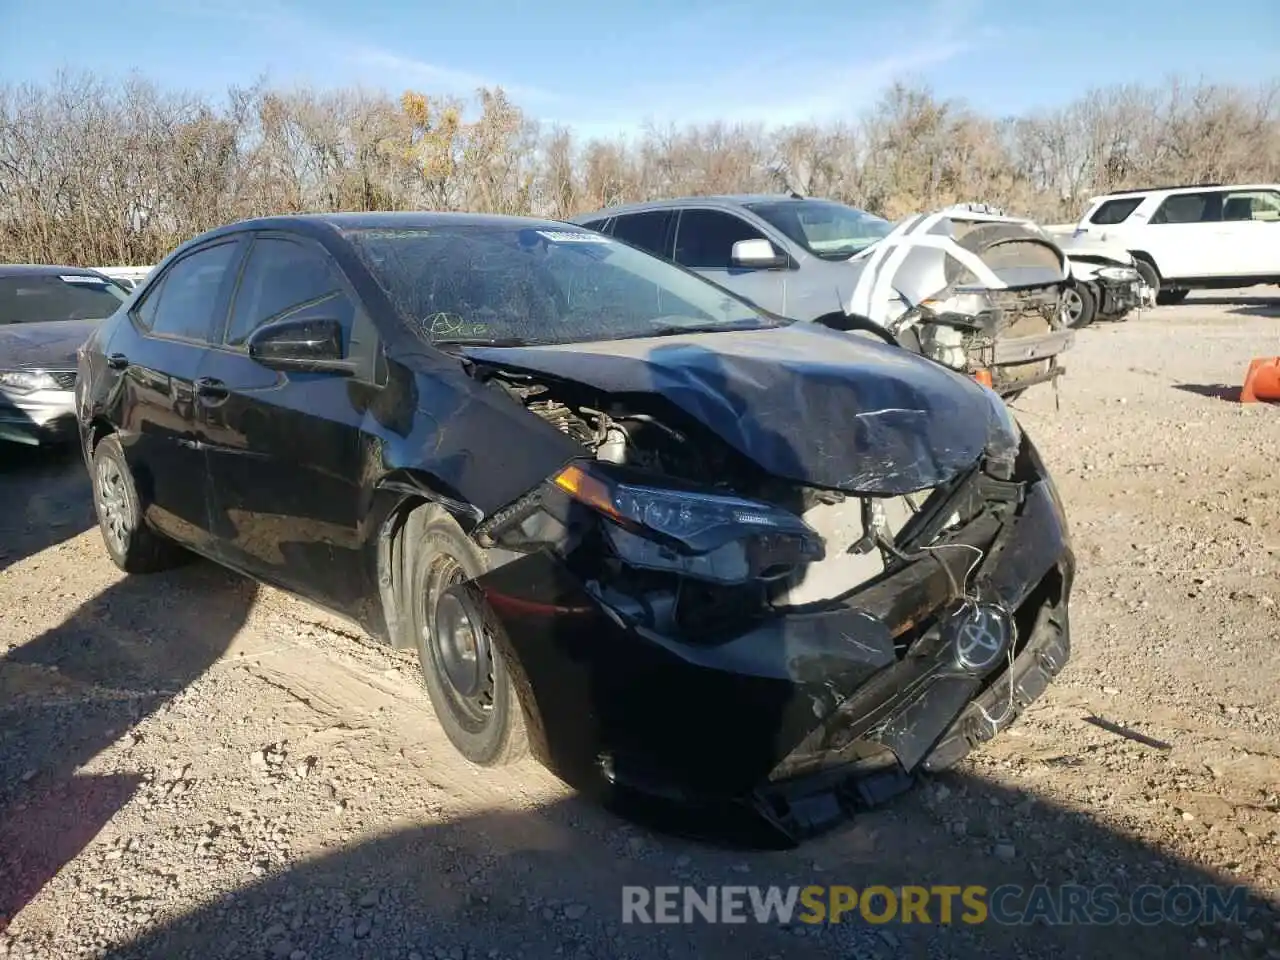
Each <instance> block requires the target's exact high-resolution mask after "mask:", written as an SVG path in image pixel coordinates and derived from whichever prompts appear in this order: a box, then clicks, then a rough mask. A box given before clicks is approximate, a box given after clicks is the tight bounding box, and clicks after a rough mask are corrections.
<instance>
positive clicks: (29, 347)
mask: <svg viewBox="0 0 1280 960" xmlns="http://www.w3.org/2000/svg"><path fill="white" fill-rule="evenodd" d="M101 322H102V321H101V320H50V321H48V322H47V323H11V324H5V325H3V326H0V368H7V369H10V370H12V369H16V368H20V367H49V368H52V369H61V370H74V369H75V367H76V351H77V350H79V349H80V347H81V345H82V344H83V343H84V342H85V341H86V340H88V339H89V335H90V334H92V333H93V331H94V330H95V329H97V326H98V324H100V323H101Z"/></svg>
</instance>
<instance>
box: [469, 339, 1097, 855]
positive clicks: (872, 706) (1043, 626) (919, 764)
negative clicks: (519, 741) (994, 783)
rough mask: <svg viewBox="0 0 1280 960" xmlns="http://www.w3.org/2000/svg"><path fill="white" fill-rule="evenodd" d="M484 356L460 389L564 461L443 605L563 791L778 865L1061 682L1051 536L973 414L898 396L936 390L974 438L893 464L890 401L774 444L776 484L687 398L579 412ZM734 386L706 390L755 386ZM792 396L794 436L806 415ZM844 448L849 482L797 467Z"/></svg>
mask: <svg viewBox="0 0 1280 960" xmlns="http://www.w3.org/2000/svg"><path fill="white" fill-rule="evenodd" d="M733 336H734V335H732V334H721V335H718V337H733ZM842 339H844V338H839V337H828V342H829V343H831V344H832V347H831V349H833V350H839V349H841V347H840V346H839V345H838V344H839V341H840V340H842ZM777 342H781V341H777ZM619 349H625V347H623V348H619ZM852 349H859V348H852ZM878 349H879V350H881V351H882V352H884V353H885V354H886V356H888V355H890V354H891V353H892V350H891V349H889V348H878ZM504 353H505V352H504V351H499V350H488V351H475V352H473V356H472V361H471V362H472V364H473V367H472V370H473V375H474V376H475V377H476V378H477V379H480V380H483V381H484V382H486V383H487V384H489V385H490V386H491V387H493V388H494V389H496V390H499V391H502V392H503V393H504V394H506V395H507V396H509V397H510V398H511V399H512V401H513V402H516V403H519V404H521V405H522V406H524V407H525V408H526V409H527V410H529V411H530V412H531V413H533V414H536V415H537V416H539V417H540V418H542V419H543V420H545V421H547V422H548V423H551V424H553V425H554V426H556V427H557V428H558V429H559V430H560V431H562V432H563V433H565V434H567V435H568V436H570V437H572V438H573V439H574V440H576V441H577V442H578V443H579V444H580V445H581V447H582V451H583V455H582V456H581V457H580V458H578V459H575V460H573V461H572V462H570V463H568V464H567V465H566V466H564V467H563V468H562V469H560V470H558V471H557V472H556V473H555V474H553V475H552V476H551V477H548V478H547V479H546V481H545V482H544V483H542V484H541V485H539V486H538V487H537V488H536V489H534V490H531V491H529V493H527V494H526V495H525V496H524V497H522V498H520V499H519V500H517V501H516V502H514V503H512V504H510V505H509V506H508V507H506V508H505V509H503V510H501V511H498V512H496V513H494V514H492V515H490V516H489V517H487V518H486V519H484V520H483V521H482V522H481V523H479V524H478V526H477V527H476V528H475V529H474V530H473V531H472V532H473V536H475V538H476V539H477V540H478V542H479V543H480V544H481V545H482V546H485V547H486V548H488V549H490V550H491V551H492V552H493V553H495V554H499V553H500V554H501V555H503V556H505V557H510V558H511V559H510V560H509V561H508V562H505V563H503V564H501V565H499V566H496V567H495V568H494V569H492V570H491V571H490V572H489V573H487V574H485V575H484V576H482V577H480V578H478V579H477V580H475V581H473V582H471V583H469V584H465V585H462V586H460V587H458V588H456V589H460V590H466V591H472V592H474V593H475V594H476V599H479V598H483V601H484V607H485V608H486V610H487V611H488V612H489V615H490V616H491V618H492V621H493V626H494V633H495V635H496V638H497V642H498V644H499V646H500V648H504V652H505V654H506V660H507V661H508V662H509V663H510V664H511V673H512V676H513V680H514V683H515V686H516V689H517V691H518V693H519V696H520V699H521V702H522V705H523V707H524V712H525V717H526V726H527V728H528V732H529V737H530V743H531V746H532V748H533V750H534V753H535V755H537V756H538V757H539V759H540V760H541V761H542V762H543V763H544V764H545V765H546V766H548V767H549V768H550V769H551V770H553V771H554V772H556V773H557V774H558V775H559V776H561V777H562V778H563V779H565V780H566V781H567V782H569V783H571V784H573V785H574V786H576V787H578V788H580V789H583V790H585V791H587V792H589V793H592V794H595V795H598V796H603V797H605V798H608V799H611V800H614V801H615V802H619V803H624V804H625V802H626V798H636V797H641V798H645V799H646V800H649V801H659V802H664V803H668V804H674V805H676V806H679V807H682V808H687V809H705V810H713V811H714V810H724V811H729V810H732V811H736V812H738V813H745V814H747V815H749V817H750V818H752V819H753V820H754V821H755V822H757V823H759V824H761V825H763V826H765V827H767V829H768V830H769V831H770V832H771V834H772V835H773V837H774V838H775V839H777V840H779V841H781V842H784V843H795V842H798V841H799V840H800V839H802V838H804V837H806V836H809V835H811V834H813V833H816V832H818V831H820V830H822V829H823V828H825V827H827V826H830V825H832V824H834V823H835V822H837V821H838V820H840V819H842V818H843V817H845V816H847V815H848V814H849V813H850V812H851V811H852V810H854V809H856V808H858V807H860V806H864V805H868V804H871V803H874V802H876V801H877V800H879V799H882V798H884V797H885V796H887V795H890V794H892V793H895V792H897V791H898V790H900V789H902V788H903V787H904V786H906V785H907V784H908V783H910V782H911V779H912V777H913V776H914V774H915V773H916V772H918V771H921V770H929V771H932V770H938V769H942V768H944V767H946V766H949V765H951V764H953V763H955V762H956V761H957V760H959V759H960V758H961V757H962V756H964V754H965V753H966V752H967V751H968V750H969V749H970V748H971V747H972V746H974V745H976V744H978V743H980V742H982V741H984V740H985V739H987V738H988V737H990V736H992V735H993V734H994V733H995V732H997V731H998V730H999V729H1002V728H1003V727H1004V726H1006V725H1007V724H1008V723H1010V722H1012V720H1013V719H1014V717H1016V716H1017V715H1018V713H1020V712H1021V710H1022V709H1023V708H1024V707H1025V706H1026V704H1027V703H1029V702H1030V701H1031V700H1032V699H1034V698H1035V697H1036V696H1038V694H1039V693H1040V692H1041V690H1042V689H1043V688H1044V686H1045V685H1046V684H1047V683H1048V682H1049V681H1050V680H1051V679H1052V678H1053V677H1054V676H1055V675H1056V674H1057V673H1058V671H1060V670H1061V668H1062V666H1063V664H1064V663H1065V662H1066V659H1067V656H1068V652H1069V638H1068V621H1067V600H1068V594H1069V592H1070V587H1071V581H1072V577H1073V572H1074V561H1073V558H1072V553H1071V549H1070V546H1069V542H1068V535H1067V530H1066V523H1065V519H1064V517H1063V514H1062V510H1061V505H1060V504H1059V502H1058V500H1057V496H1056V494H1055V492H1054V490H1053V487H1052V484H1051V482H1050V480H1049V478H1048V476H1047V475H1046V474H1045V471H1044V469H1043V467H1042V465H1041V464H1040V461H1039V458H1038V456H1037V455H1036V452H1035V450H1034V448H1033V447H1032V445H1031V444H1030V442H1029V441H1028V440H1026V439H1025V438H1024V437H1023V436H1022V435H1021V432H1020V430H1019V429H1018V427H1017V425H1016V423H1015V422H1014V421H1013V419H1012V417H1011V416H1010V414H1009V412H1008V410H1007V409H1006V408H1005V407H1004V405H1003V404H1002V403H1001V402H1000V401H999V400H998V398H997V397H996V396H995V395H994V394H993V393H991V392H990V391H986V390H982V389H981V388H979V387H976V386H975V385H973V384H971V383H969V384H966V383H964V381H962V380H959V379H958V378H954V377H952V376H951V375H949V374H946V373H945V371H941V370H937V368H931V367H930V365H927V364H920V363H919V361H915V360H910V367H911V368H912V369H911V370H908V371H906V372H905V373H903V374H902V376H904V377H910V376H915V375H916V373H915V370H914V368H916V367H922V368H925V372H926V373H928V372H929V370H930V369H932V370H936V374H930V376H931V377H937V378H948V379H949V380H951V381H952V383H951V384H949V386H953V387H955V388H956V389H957V392H956V394H955V395H954V397H953V399H954V400H955V402H956V407H957V410H956V414H957V416H960V417H961V418H962V419H963V420H964V422H966V423H970V424H972V423H975V422H976V423H977V424H978V430H979V435H980V436H981V437H982V440H981V442H979V443H977V444H976V446H975V445H973V444H972V443H971V439H972V434H968V435H962V436H958V439H957V441H956V444H955V447H954V449H953V450H952V451H951V452H952V453H954V454H955V456H954V458H953V459H952V460H947V458H946V456H945V455H944V454H942V453H939V452H937V451H935V452H934V454H933V459H932V463H931V465H930V466H929V467H927V468H923V467H915V468H908V467H904V465H903V464H902V463H901V462H899V461H900V460H901V457H902V453H903V452H904V451H907V450H909V449H910V448H911V443H909V442H908V443H900V442H898V441H897V440H894V441H893V442H892V443H890V440H889V439H888V438H889V437H890V435H891V434H893V435H895V436H896V434H897V433H904V432H908V431H904V430H903V428H902V427H901V425H900V424H897V425H895V424H893V423H892V418H893V417H894V416H895V415H900V414H902V413H904V412H910V411H907V410H905V409H904V408H903V407H902V406H897V407H895V406H892V405H890V404H886V406H885V407H883V408H881V409H865V408H864V409H863V412H861V413H859V414H858V417H860V418H863V419H864V420H865V421H866V422H867V423H871V424H876V422H877V420H884V421H887V422H889V425H888V426H875V427H872V428H871V429H869V430H867V431H866V432H864V433H863V434H862V435H860V438H859V439H858V441H857V443H854V442H850V443H849V444H848V445H847V446H846V447H843V448H837V447H835V446H833V445H832V444H829V443H827V442H826V441H825V439H824V438H823V437H821V436H819V437H818V439H817V440H815V441H814V442H813V443H812V444H809V445H808V446H806V445H805V442H804V441H802V440H799V439H797V440H796V442H795V443H794V446H795V448H796V449H795V451H794V452H793V456H792V458H791V459H790V460H785V461H784V460H780V459H779V456H780V455H779V453H778V449H779V448H768V449H766V448H765V447H764V446H762V445H761V441H760V440H759V434H756V435H754V438H753V439H748V440H743V438H742V437H739V436H733V435H731V436H726V435H725V433H726V432H727V429H725V430H720V429H712V428H710V427H709V421H714V415H710V414H709V413H708V408H706V407H700V406H699V402H695V401H692V400H690V393H689V391H688V390H686V389H684V387H685V386H687V385H688V384H692V383H693V382H695V381H696V382H699V383H702V384H704V385H705V383H706V378H705V377H698V376H694V377H690V378H689V380H688V381H686V382H685V384H683V385H682V386H681V388H677V387H675V386H672V387H670V388H667V389H655V390H652V391H642V390H637V389H603V388H602V387H601V385H600V384H601V383H604V382H606V381H608V380H610V379H612V380H614V381H615V383H614V384H613V385H614V386H615V387H625V386H627V385H626V384H625V383H623V382H622V379H624V378H621V377H616V376H612V375H609V374H608V373H597V375H596V377H595V381H594V382H592V383H586V382H583V381H582V380H571V379H567V378H566V377H564V376H561V375H558V374H557V373H548V372H547V368H548V367H554V366H555V362H546V361H542V362H541V364H540V365H541V366H542V367H543V369H541V370H538V369H532V367H533V365H534V360H533V359H531V358H533V357H534V355H535V354H540V355H541V357H542V358H545V357H547V356H554V351H538V350H530V351H516V352H514V353H512V354H511V355H512V357H513V360H512V361H511V362H510V363H504V362H502V355H503V354H504ZM561 356H563V355H561ZM588 356H589V351H588ZM720 359H721V361H722V363H723V362H724V358H723V357H721V358H720ZM882 362H888V363H892V362H894V361H892V358H891V357H889V358H888V359H887V360H886V361H882ZM741 363H742V365H741V366H739V367H737V368H734V367H729V368H728V371H729V372H727V373H725V375H724V382H732V380H733V374H734V372H735V371H736V372H741V373H744V377H745V374H746V373H754V372H756V368H753V367H748V366H747V365H746V363H747V361H746V360H745V359H743V360H741ZM897 363H899V364H901V361H897ZM591 369H593V370H600V369H602V367H600V366H595V367H591ZM606 369H607V368H606ZM760 369H763V368H760ZM651 375H652V373H651ZM584 379H586V377H585V375H584ZM779 382H780V383H781V382H785V376H780V377H779ZM832 383H833V384H834V383H835V381H834V380H833V381H832ZM904 384H905V385H904V387H903V392H902V393H901V394H900V395H899V399H898V400H897V401H895V402H898V403H900V404H901V403H905V402H907V401H908V400H913V401H914V402H915V403H916V404H917V405H922V404H924V403H925V397H926V393H925V392H924V386H923V384H924V381H923V380H919V381H915V382H911V381H909V380H907V381H904ZM721 386H722V389H723V383H722V385H721ZM908 387H909V388H910V389H908ZM841 389H843V387H841ZM793 394H794V397H795V399H796V402H797V404H798V406H797V409H796V410H795V411H794V413H793V424H794V430H795V432H796V434H797V437H798V435H799V434H801V433H802V432H804V431H806V430H807V429H809V426H810V425H809V423H808V421H807V414H808V413H809V410H808V408H807V406H806V403H807V402H809V401H811V400H812V398H813V396H814V395H813V394H810V395H809V397H807V398H806V397H804V396H802V395H801V394H800V393H799V392H798V391H796V390H794V388H793ZM721 395H722V396H723V392H722V393H721ZM885 399H887V400H888V399H890V398H889V397H887V396H886V398H885ZM916 412H919V413H924V412H925V411H924V410H923V409H922V410H919V411H916ZM737 413H738V415H739V416H743V417H751V416H753V414H755V413H759V411H758V410H757V411H752V410H739V411H737ZM938 418H939V419H945V418H946V417H945V414H943V413H941V412H940V413H939V414H938ZM766 419H767V416H766ZM957 423H959V421H957ZM813 428H814V430H815V431H820V427H819V425H818V424H816V423H815V424H814V425H813ZM847 430H848V432H849V433H853V432H854V431H853V428H852V426H850V427H848V428H847ZM859 446H860V447H861V450H862V456H863V459H864V461H865V462H866V463H867V464H869V466H868V467H867V469H865V470H862V471H849V470H847V469H843V468H841V469H838V470H836V472H834V473H830V474H828V475H823V474H822V473H821V471H820V469H818V467H819V466H820V465H821V464H823V463H828V461H829V463H828V465H830V464H837V465H838V464H839V461H841V460H842V459H844V458H846V457H847V456H848V455H850V452H851V451H853V450H855V449H856V448H858V447H859ZM809 450H816V451H819V452H820V454H821V456H822V457H825V458H826V459H825V460H820V459H817V458H814V459H810V458H809V455H808V452H807V451H809ZM762 451H763V452H762ZM890 451H892V452H890ZM921 455H922V456H923V455H925V452H924V451H921ZM960 461H963V465H962V466H955V464H957V463H959V462H960ZM908 466H909V465H908ZM840 477H844V478H846V479H844V480H842V481H841V480H839V478H840ZM797 478H799V479H797ZM833 478H835V479H836V480H837V481H838V482H835V483H833V482H832V480H833ZM921 481H922V482H921Z"/></svg>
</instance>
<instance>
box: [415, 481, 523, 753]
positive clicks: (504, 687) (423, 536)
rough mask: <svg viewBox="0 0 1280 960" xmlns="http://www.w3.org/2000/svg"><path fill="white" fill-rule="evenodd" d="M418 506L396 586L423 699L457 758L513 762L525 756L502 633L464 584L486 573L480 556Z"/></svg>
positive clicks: (441, 517) (443, 516)
mask: <svg viewBox="0 0 1280 960" xmlns="http://www.w3.org/2000/svg"><path fill="white" fill-rule="evenodd" d="M424 509H425V510H427V511H428V513H427V514H426V515H425V520H424V522H423V524H422V526H421V527H419V528H418V530H419V536H418V537H417V539H416V541H415V542H413V543H410V544H407V545H406V563H407V565H408V570H407V571H406V574H407V575H406V576H405V577H403V578H402V582H403V583H404V584H405V585H406V586H407V588H408V591H409V598H408V602H407V603H406V605H405V606H406V609H407V610H408V612H409V615H410V617H411V619H412V626H413V632H414V641H415V644H416V646H417V648H418V661H419V663H420V664H421V665H422V677H423V682H424V683H425V684H426V688H427V694H428V695H429V696H430V697H431V705H432V707H434V708H435V712H436V718H437V719H438V720H439V721H440V726H441V727H443V728H444V732H445V735H446V736H447V737H448V738H449V742H450V743H452V744H453V745H454V747H456V748H457V750H458V752H459V753H461V754H462V755H463V756H464V757H466V758H467V759H468V760H470V761H471V762H472V763H475V764H478V765H479V766H485V767H493V766H501V765H504V764H508V763H513V762H515V761H516V760H519V759H520V758H521V757H523V756H524V755H525V753H527V752H528V737H527V735H526V733H525V724H524V714H523V713H522V711H521V708H520V701H519V698H518V697H517V696H516V692H515V687H514V685H513V684H512V682H511V675H510V673H509V672H508V670H507V667H506V664H505V663H504V661H503V658H502V655H501V652H500V651H499V649H498V644H497V643H496V642H495V641H496V640H497V639H498V638H499V631H500V630H501V629H502V628H501V626H500V625H499V624H498V623H497V622H496V621H495V620H494V618H493V616H492V615H491V613H490V612H489V610H488V607H487V605H486V603H485V601H484V598H483V597H481V596H480V595H479V593H478V592H477V591H475V590H474V589H468V588H467V587H466V586H464V585H465V584H466V583H467V581H469V580H472V579H474V578H476V577H478V576H480V575H481V574H483V573H484V572H485V570H486V569H487V564H486V562H485V556H484V553H483V552H482V551H481V550H480V548H479V547H477V546H476V545H475V543H473V542H472V541H471V540H470V538H468V537H467V535H466V534H465V533H463V532H462V528H461V527H459V526H458V524H457V522H456V521H455V520H454V519H453V517H451V516H450V515H449V514H448V513H447V512H445V511H444V510H443V509H441V508H439V507H436V506H429V507H426V508H424ZM457 587H460V588H461V589H452V588H457Z"/></svg>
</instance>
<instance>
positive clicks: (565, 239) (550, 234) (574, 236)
mask: <svg viewBox="0 0 1280 960" xmlns="http://www.w3.org/2000/svg"><path fill="white" fill-rule="evenodd" d="M537 233H538V236H540V237H545V238H546V239H548V240H550V241H551V242H552V243H613V239H612V238H610V237H606V236H605V235H604V234H602V233H577V232H573V233H570V232H568V231H561V230H539V231H537Z"/></svg>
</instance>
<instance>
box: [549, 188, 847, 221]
mask: <svg viewBox="0 0 1280 960" xmlns="http://www.w3.org/2000/svg"><path fill="white" fill-rule="evenodd" d="M822 200H824V198H823V197H793V196H791V195H790V194H787V193H719V194H712V195H710V196H687V197H667V198H666V199H664V200H643V201H640V202H639V203H624V204H619V205H618V206H616V207H604V208H602V209H600V210H593V211H591V212H590V213H583V214H579V215H578V216H576V217H571V218H570V220H571V221H572V222H576V223H580V222H582V220H583V219H584V218H585V219H594V218H598V217H601V216H610V217H614V216H619V215H621V214H624V213H642V212H644V211H646V210H668V209H671V208H672V207H690V206H708V207H742V206H746V205H748V204H752V203H788V202H791V203H803V202H806V201H822ZM828 202H829V201H828Z"/></svg>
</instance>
